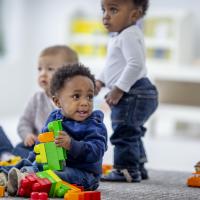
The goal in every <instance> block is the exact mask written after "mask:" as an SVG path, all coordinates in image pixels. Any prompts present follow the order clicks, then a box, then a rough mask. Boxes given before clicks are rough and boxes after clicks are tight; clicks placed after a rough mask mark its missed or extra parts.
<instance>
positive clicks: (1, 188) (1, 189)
mask: <svg viewBox="0 0 200 200" xmlns="http://www.w3.org/2000/svg"><path fill="white" fill-rule="evenodd" d="M4 196H5V186H0V197H4Z"/></svg>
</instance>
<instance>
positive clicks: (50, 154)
mask: <svg viewBox="0 0 200 200" xmlns="http://www.w3.org/2000/svg"><path fill="white" fill-rule="evenodd" d="M48 129H49V130H50V131H51V132H46V133H44V135H43V134H40V135H39V138H38V139H39V141H43V142H44V143H40V144H38V145H35V147H34V151H35V153H36V162H37V163H42V164H43V169H44V170H48V169H51V170H62V169H63V166H64V164H65V160H66V159H67V153H66V150H65V149H64V148H62V147H57V146H56V144H55V143H54V139H55V137H57V136H58V135H59V132H60V131H61V130H62V121H61V120H56V121H52V122H50V123H49V124H48ZM52 133H53V135H52ZM52 140H53V141H52ZM41 144H42V145H41ZM45 155H46V157H45Z"/></svg>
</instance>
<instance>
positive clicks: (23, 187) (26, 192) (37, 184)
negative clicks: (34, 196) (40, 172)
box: [17, 174, 52, 197]
mask: <svg viewBox="0 0 200 200" xmlns="http://www.w3.org/2000/svg"><path fill="white" fill-rule="evenodd" d="M51 185H52V184H51V182H50V181H49V180H48V179H46V178H45V179H41V178H39V177H37V176H36V175H35V174H29V175H27V176H26V177H25V178H24V179H22V180H21V183H20V187H19V189H18V192H17V194H18V196H21V197H30V195H31V192H46V193H49V191H50V189H51Z"/></svg>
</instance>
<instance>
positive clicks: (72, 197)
mask: <svg viewBox="0 0 200 200" xmlns="http://www.w3.org/2000/svg"><path fill="white" fill-rule="evenodd" d="M64 200H84V192H74V191H71V190H70V191H68V192H67V193H66V194H65V196H64Z"/></svg>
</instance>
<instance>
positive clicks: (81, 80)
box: [7, 64, 107, 194]
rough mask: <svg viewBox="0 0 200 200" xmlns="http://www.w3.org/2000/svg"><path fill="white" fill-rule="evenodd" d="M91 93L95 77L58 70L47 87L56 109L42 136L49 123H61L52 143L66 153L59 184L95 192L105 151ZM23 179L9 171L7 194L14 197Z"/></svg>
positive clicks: (78, 69) (77, 69) (74, 68)
mask: <svg viewBox="0 0 200 200" xmlns="http://www.w3.org/2000/svg"><path fill="white" fill-rule="evenodd" d="M94 90H95V80H94V76H93V75H91V73H90V71H89V70H88V68H86V67H84V66H83V65H81V64H73V65H71V66H63V67H62V68H60V69H58V70H57V71H56V72H55V73H54V75H53V78H52V80H51V87H50V93H51V96H52V99H53V102H54V103H55V105H56V106H57V107H58V109H56V110H54V111H53V112H52V113H51V114H50V116H49V118H48V120H47V122H46V125H45V127H44V128H43V132H47V131H48V128H47V125H48V123H49V122H51V121H54V120H62V127H63V131H60V135H59V136H58V137H57V138H56V139H55V144H56V145H57V146H59V147H63V148H64V149H66V151H67V160H66V166H64V169H63V170H62V171H55V173H56V174H57V175H58V176H59V177H60V178H61V179H62V180H64V181H66V182H69V183H71V184H77V185H81V186H83V187H84V188H85V190H95V189H97V187H98V185H99V181H100V175H101V172H102V158H103V155H104V152H105V151H106V148H107V130H106V127H105V125H104V123H103V113H102V112H101V111H93V97H94ZM22 169H23V168H22ZM34 171H37V170H34ZM24 175H25V174H24V173H22V172H21V171H20V170H19V169H17V168H12V169H11V170H10V171H9V174H8V184H7V187H8V188H7V190H8V192H9V194H16V192H17V189H18V187H19V183H20V180H21V178H23V177H24Z"/></svg>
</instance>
